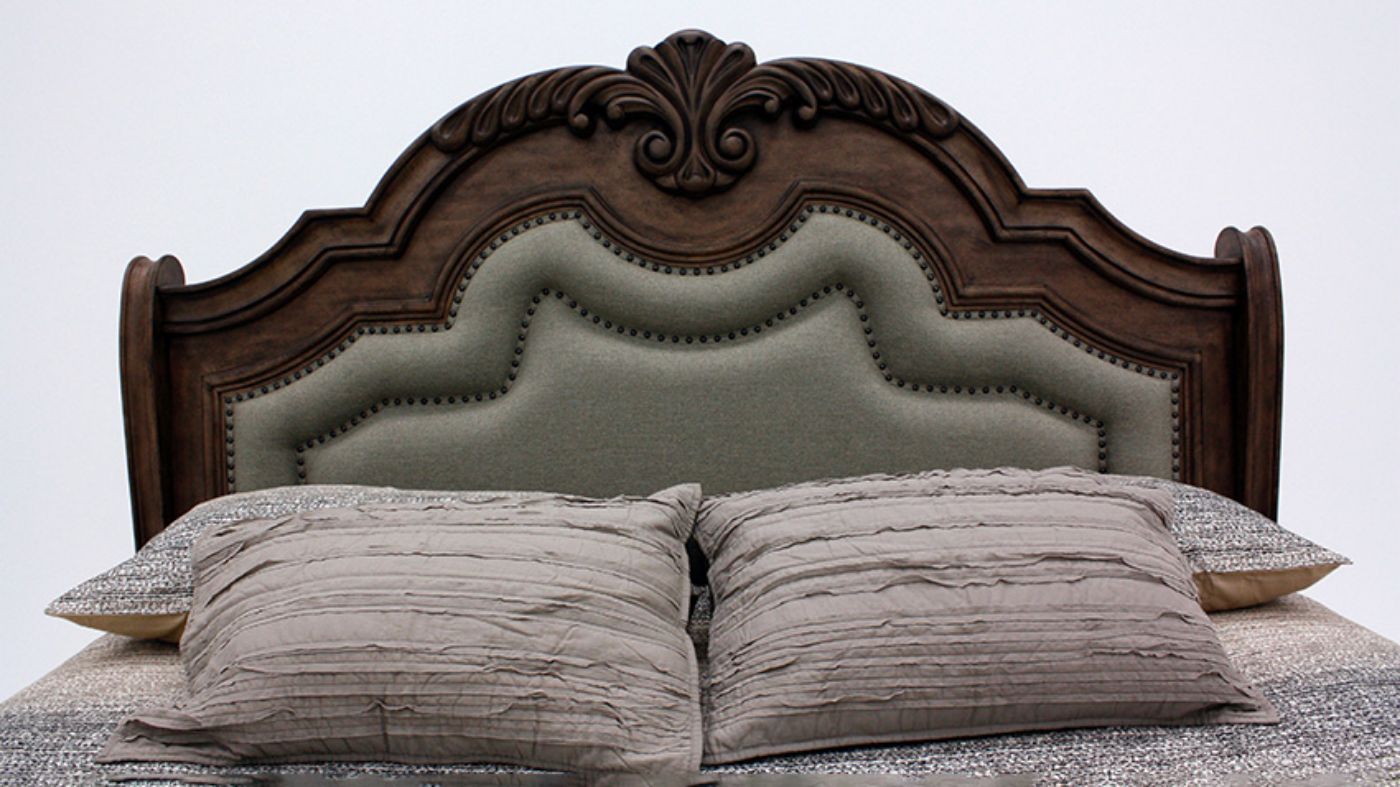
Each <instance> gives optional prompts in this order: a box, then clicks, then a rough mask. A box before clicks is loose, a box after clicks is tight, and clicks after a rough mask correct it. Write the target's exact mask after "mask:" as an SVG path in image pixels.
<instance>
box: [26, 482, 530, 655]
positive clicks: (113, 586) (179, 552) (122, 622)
mask: <svg viewBox="0 0 1400 787" xmlns="http://www.w3.org/2000/svg"><path fill="white" fill-rule="evenodd" d="M532 495H533V496H536V497H538V496H541V493H527V492H431V491H417V490H404V489H395V488H393V487H387V486H353V485H306V486H287V487H277V488H274V489H263V490H259V491H256V492H240V493H237V494H232V495H225V496H223V497H218V498H214V499H213V500H209V501H207V502H204V503H200V504H199V505H197V506H195V507H194V508H192V509H190V510H189V512H188V513H186V514H185V515H184V516H182V517H180V518H179V519H177V520H175V521H174V522H172V523H171V524H170V527H167V528H166V529H165V530H163V531H161V532H160V534H158V535H157V536H156V537H155V538H152V539H151V540H150V541H149V542H148V543H147V544H146V545H145V546H143V547H142V548H141V549H140V551H138V552H137V553H136V554H135V555H134V556H132V557H130V558H128V559H127V560H124V561H122V562H121V563H119V564H118V565H117V566H115V567H113V568H112V569H109V570H108V571H105V572H103V573H101V574H98V575H97V576H95V577H93V578H92V579H89V580H87V581H86V582H83V583H82V584H80V585H78V586H77V587H74V588H73V589H72V590H69V591H68V592H66V593H64V594H63V595H61V596H59V597H58V598H57V599H54V601H53V602H52V603H50V604H49V606H48V608H47V609H46V610H44V612H45V613H46V614H48V615H52V616H54V617H59V618H64V619H66V620H70V621H72V622H74V623H77V624H79V625H81V626H88V627H90V628H95V629H100V630H102V631H110V632H112V633H114V634H123V635H125V636H128V637H136V638H138V639H161V640H165V641H167V642H175V643H178V642H179V641H180V634H181V632H182V631H183V630H184V628H185V617H186V615H187V614H188V613H189V611H190V598H191V592H192V591H191V579H190V547H191V545H192V544H194V542H195V539H197V538H199V535H200V534H201V533H203V532H204V531H205V529H207V528H209V527H211V526H216V525H227V524H231V523H233V522H240V521H242V520H245V519H262V518H265V517H278V516H286V515H288V514H295V513H298V512H301V511H315V510H319V509H324V508H345V507H350V506H356V505H360V504H362V503H430V502H447V501H453V500H490V499H502V498H513V499H518V498H521V497H527V496H532Z"/></svg>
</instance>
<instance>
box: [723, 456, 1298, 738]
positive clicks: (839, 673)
mask: <svg viewBox="0 0 1400 787" xmlns="http://www.w3.org/2000/svg"><path fill="white" fill-rule="evenodd" d="M1171 515H1172V497H1171V495H1170V494H1168V493H1166V492H1164V491H1161V490H1156V489H1148V488H1144V487H1141V486H1132V485H1126V484H1122V483H1116V482H1113V481H1112V480H1110V479H1105V478H1103V477H1102V476H1097V475H1095V474H1090V473H1084V472H1081V471H1074V470H1056V471H1038V472H1032V471H1025V470H992V471H951V472H931V473H924V474H919V475H910V476H868V477H862V478H855V479H846V480H839V481H826V482H817V483H809V484H796V485H792V486H787V487H781V488H778V489H771V490H764V491H758V492H750V493H741V494H734V495H727V496H723V497H718V498H711V499H708V500H706V501H705V502H704V503H702V505H701V509H700V515H699V519H698V521H697V525H696V537H697V538H698V539H699V542H700V545H701V547H702V548H703V549H704V550H705V553H706V555H708V556H709V558H710V582H711V589H712V591H713V593H714V599H715V609H714V617H713V620H712V623H711V626H710V631H709V678H708V686H707V687H706V688H707V690H708V697H707V700H708V705H707V708H706V730H705V761H706V762H707V763H713V764H723V763H730V762H737V761H741V760H746V759H751V758H755V757H765V756H771V755H776V754H784V753H791V752H799V751H808V750H813V749H824V748H834V747H841V746H855V745H867V744H888V743H897V742H906V741H916V740H934V739H940V738H953V737H962V736H970V735H982V734H988V733H1000V732H1011V731H1018V730H1045V729H1061V728H1071V727H1085V726H1103V725H1123V724H1201V723H1212V722H1241V723H1268V722H1274V721H1277V716H1276V714H1275V713H1274V710H1273V708H1272V707H1271V706H1270V705H1269V703H1268V701H1267V700H1265V699H1264V698H1263V696H1262V695H1260V694H1259V693H1258V692H1256V691H1255V690H1254V689H1253V688H1251V687H1250V686H1249V685H1248V684H1247V683H1245V681H1244V680H1243V679H1242V678H1241V677H1240V676H1239V675H1238V673H1237V672H1236V671H1235V669H1234V667H1233V666H1232V665H1231V663H1230V661H1229V659H1228V657H1227V656H1226V655H1225V652H1224V650H1223V648H1222V647H1221V645H1220V642H1219V641H1218V639H1217V638H1216V635H1215V630H1214V628H1213V627H1212V626H1211V623H1210V621H1209V619H1208V618H1207V617H1206V615H1205V613H1204V612H1203V611H1202V610H1201V607H1200V605H1199V603H1198V601H1197V598H1196V589H1195V585H1194V584H1193V582H1192V579H1191V571H1190V568H1189V566H1188V565H1187V563H1186V561H1185V560H1184V559H1183V558H1182V556H1181V553H1180V552H1179V551H1178V550H1177V548H1176V546H1175V544H1174V543H1173V540H1172V537H1171V534H1170V533H1169V532H1168V530H1167V522H1168V520H1169V519H1170V518H1171Z"/></svg>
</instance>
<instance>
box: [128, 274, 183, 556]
mask: <svg viewBox="0 0 1400 787" xmlns="http://www.w3.org/2000/svg"><path fill="white" fill-rule="evenodd" d="M184 283H185V269H184V268H183V267H181V265H180V261H179V260H177V259H175V258H174V257H171V256H169V255H166V256H164V257H161V258H160V259H158V260H154V261H152V260H151V259H150V258H149V257H137V258H136V259H134V260H132V261H131V263H130V264H129V265H127V267H126V276H125V277H124V278H123V279H122V306H121V347H120V352H121V359H120V363H121V377H122V415H123V419H124V421H125V424H126V466H127V473H128V476H129V480H130V484H131V514H132V518H133V519H134V520H135V524H136V546H137V548H140V546H141V545H142V544H144V543H146V541H148V540H150V538H151V537H152V536H154V535H155V534H157V533H159V532H160V531H161V530H162V529H164V527H165V525H166V521H167V520H166V494H165V493H166V490H165V481H164V479H165V477H166V475H165V472H164V466H163V462H162V450H161V446H162V444H163V443H164V438H163V436H162V435H163V429H162V425H163V422H164V420H165V419H164V417H163V414H164V413H165V412H166V407H165V406H164V402H165V399H166V394H165V389H164V385H165V382H166V380H167V379H168V377H167V375H166V373H165V367H166V365H167V364H166V356H165V341H164V337H163V332H162V330H161V320H160V317H161V307H160V289H161V288H165V287H179V286H180V285H182V284H184Z"/></svg>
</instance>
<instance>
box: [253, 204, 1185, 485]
mask: <svg viewBox="0 0 1400 787" xmlns="http://www.w3.org/2000/svg"><path fill="white" fill-rule="evenodd" d="M848 212H850V213H852V214H854V213H855V211H853V210H851V211H848V210H845V209H840V208H838V207H837V206H827V205H822V206H820V207H811V206H808V207H806V208H804V209H803V210H802V211H801V212H800V213H799V214H798V217H797V220H796V221H794V223H793V224H792V226H791V228H789V229H786V230H784V232H783V234H782V236H781V238H775V239H774V241H773V244H772V247H773V248H772V249H771V250H768V249H765V254H764V256H763V257H761V258H757V259H755V260H754V261H753V262H752V263H749V264H745V261H744V260H738V261H736V263H737V264H722V265H720V266H710V267H706V268H697V269H681V270H685V271H686V272H685V274H681V273H679V272H678V271H677V269H675V268H671V267H669V266H668V267H666V268H664V269H662V270H658V271H653V270H651V269H650V267H651V266H650V265H649V264H648V263H647V261H646V260H645V258H639V257H638V255H636V254H633V253H631V252H626V251H624V253H623V255H618V254H614V253H613V252H614V250H617V249H620V248H622V247H621V246H619V245H617V244H616V243H615V242H614V241H612V240H611V239H607V238H604V237H603V236H602V235H601V233H597V232H596V231H594V230H592V227H593V224H592V222H591V221H590V220H589V219H588V218H587V217H585V216H583V215H582V214H580V213H579V212H577V211H567V212H563V213H556V214H555V220H550V219H549V217H548V216H545V217H537V218H535V219H533V220H529V221H526V222H524V223H523V225H522V226H521V227H519V228H518V234H514V233H515V231H512V233H509V234H508V237H509V240H508V241H507V242H505V243H502V244H501V245H500V248H498V249H496V250H495V251H494V252H492V253H491V254H490V255H489V256H488V257H486V258H484V259H481V260H480V261H481V264H480V265H479V266H477V267H475V268H473V269H472V273H471V275H470V276H467V277H464V278H463V279H462V281H461V284H460V286H459V287H458V292H459V293H460V296H461V297H460V300H458V298H457V297H456V296H454V299H453V302H454V305H453V307H452V310H451V312H450V314H449V316H448V319H446V320H444V321H441V322H434V323H430V324H427V325H426V326H425V327H426V328H427V330H420V329H419V328H418V327H417V326H409V330H408V331H407V332H403V328H400V329H399V331H400V332H394V330H393V329H389V332H388V333H382V332H378V331H376V332H374V333H369V332H368V329H366V331H365V332H361V331H360V330H358V329H357V330H356V332H355V333H353V334H351V336H352V337H353V338H354V339H355V341H353V342H352V341H349V340H348V339H347V341H346V342H344V343H343V346H344V349H341V348H340V346H338V347H337V348H336V351H335V353H334V357H327V358H325V359H324V360H323V361H322V362H321V363H319V364H318V363H315V362H313V363H312V364H311V365H310V366H309V367H308V368H307V369H305V370H303V371H304V372H305V373H304V376H300V377H298V376H288V377H284V378H283V379H282V380H280V381H278V382H277V384H276V386H275V387H271V386H269V387H268V392H267V393H266V394H264V393H261V387H260V388H259V389H257V390H254V391H249V392H246V393H244V394H235V395H234V397H233V398H234V401H233V403H232V404H231V408H232V410H233V413H234V415H233V417H232V418H231V419H229V421H228V424H229V425H228V429H229V434H230V436H231V438H232V441H231V442H228V445H229V447H230V451H231V455H232V456H233V457H234V459H235V462H234V472H233V474H232V475H231V476H230V486H231V488H234V489H237V490H240V491H241V490H250V489H258V488H262V487H268V486H278V485H284V484H294V483H298V482H307V481H309V482H312V483H366V484H394V485H402V486H430V487H434V488H467V489H473V488H475V489H485V488H504V489H551V490H560V491H567V492H577V493H584V494H590V495H610V494H619V493H623V492H626V493H646V492H648V491H649V490H655V489H659V488H662V487H664V486H666V485H668V484H672V483H678V482H682V481H686V480H689V481H700V482H701V483H703V484H704V485H705V487H706V488H708V489H711V490H714V491H721V492H722V491H733V490H738V489H747V488H753V487H754V486H755V485H771V484H777V483H784V482H791V481H799V480H808V479H812V478H821V477H830V476H840V475H851V474H856V473H868V472H875V471H890V470H914V469H919V468H930V467H965V466H998V465H1021V466H1032V467H1043V466H1051V465H1060V464H1075V465H1079V466H1082V467H1088V468H1099V469H1101V470H1105V471H1107V470H1113V471H1117V472H1124V473H1135V474H1144V475H1158V476H1162V477H1171V474H1172V442H1171V440H1172V436H1173V434H1174V426H1175V425H1174V422H1173V421H1174V419H1173V415H1174V412H1175V410H1174V408H1173V405H1172V401H1171V398H1172V396H1171V388H1172V382H1171V380H1170V376H1171V374H1170V373H1169V372H1167V371H1165V370H1156V369H1151V368H1143V367H1140V366H1135V367H1133V368H1124V367H1123V366H1121V365H1119V364H1118V363H1116V362H1113V361H1110V360H1107V359H1105V358H1104V357H1103V356H1104V353H1103V352H1102V351H1101V350H1096V348H1094V347H1092V345H1088V344H1084V343H1083V342H1082V341H1079V340H1078V339H1075V338H1071V337H1068V336H1063V335H1062V334H1061V333H1060V332H1057V331H1056V328H1055V326H1053V325H1050V324H1047V322H1046V321H1045V320H1044V318H1042V317H1040V316H1039V315H1037V314H1035V313H1034V312H1025V311H1024V310H1022V311H1018V312H1015V313H1006V312H1001V311H997V312H993V313H992V314H989V315H988V314H984V315H982V316H981V318H977V315H972V316H973V317H974V318H973V319H953V318H951V317H950V316H949V314H948V312H947V309H946V307H944V306H943V305H942V304H941V302H942V301H944V300H945V298H944V296H943V294H942V293H943V286H942V285H941V283H940V282H939V281H938V279H937V277H936V276H935V275H934V274H933V273H932V271H931V266H930V265H929V264H928V262H927V261H926V257H925V252H922V251H919V250H916V249H914V248H912V247H911V248H908V249H906V248H905V246H906V245H908V244H905V243H903V242H901V241H902V237H901V239H900V240H896V237H895V236H894V235H893V230H892V228H891V227H890V225H889V224H888V223H887V222H884V221H883V220H881V219H880V218H878V217H875V216H867V215H866V214H864V213H861V214H860V215H858V216H857V215H851V216H847V215H846V213H848ZM595 234H597V235H598V237H594V235H595ZM605 244H606V245H605ZM629 258H630V259H629ZM479 259H480V258H479ZM921 263H922V264H921ZM318 360H321V359H318Z"/></svg>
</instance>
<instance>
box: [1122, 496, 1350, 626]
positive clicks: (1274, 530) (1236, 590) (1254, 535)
mask: <svg viewBox="0 0 1400 787" xmlns="http://www.w3.org/2000/svg"><path fill="white" fill-rule="evenodd" d="M1107 477H1108V478H1111V479H1114V480H1117V481H1120V482H1121V483H1124V484H1128V485H1132V486H1143V487H1151V488H1154V489H1163V490H1166V491H1168V492H1171V494H1172V498H1173V502H1174V506H1173V507H1174V509H1175V512H1174V513H1175V515H1174V516H1173V518H1172V522H1171V528H1172V535H1173V536H1174V537H1175V538H1176V545H1177V547H1178V548H1179V549H1181V553H1182V554H1183V555H1185V556H1186V559H1187V560H1188V561H1189V562H1190V563H1191V569H1192V571H1193V572H1194V577H1195V580H1196V588H1197V590H1198V591H1199V592H1200V594H1201V606H1202V607H1204V608H1205V610H1206V611H1207V612H1216V611H1219V610H1225V609H1238V608H1240V607H1250V606H1254V605H1255V604H1263V603H1264V602H1266V601H1272V600H1274V599H1276V598H1278V597H1280V596H1284V595H1287V594H1289V593H1292V592H1294V591H1297V590H1302V589H1303V588H1306V587H1308V586H1309V585H1311V584H1313V583H1314V582H1316V581H1318V580H1319V579H1322V578H1323V577H1324V576H1326V575H1327V574H1329V573H1331V571H1332V570H1333V569H1335V568H1337V567H1338V566H1343V565H1347V564H1349V563H1351V561H1350V560H1348V559H1347V558H1345V557H1343V556H1342V555H1339V554H1337V553H1336V552H1333V551H1332V550H1330V549H1326V548H1323V547H1320V546H1318V545H1317V544H1314V543H1313V542H1311V541H1309V540H1307V539H1306V538H1303V537H1302V536H1300V535H1298V534H1296V533H1293V532H1290V531H1288V530H1285V529H1283V528H1282V527H1280V526H1279V525H1278V523H1277V522H1274V520H1272V519H1270V518H1268V517H1266V516H1264V515H1263V514H1261V513H1259V512H1258V511H1255V510H1254V509H1252V508H1248V507H1246V506H1243V505H1240V504H1239V503H1236V502H1235V501H1234V500H1231V499H1229V498H1228V497H1224V496H1222V495H1217V494H1216V493H1214V492H1211V491H1209V490H1206V489H1201V488H1199V487H1195V486H1191V485H1190V484H1182V483H1177V482H1175V481H1164V480H1162V479H1160V478H1148V477H1145V476H1121V475H1110V476H1107Z"/></svg>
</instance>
